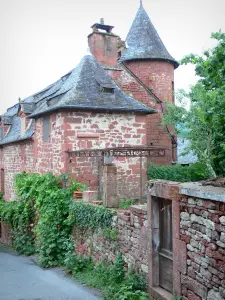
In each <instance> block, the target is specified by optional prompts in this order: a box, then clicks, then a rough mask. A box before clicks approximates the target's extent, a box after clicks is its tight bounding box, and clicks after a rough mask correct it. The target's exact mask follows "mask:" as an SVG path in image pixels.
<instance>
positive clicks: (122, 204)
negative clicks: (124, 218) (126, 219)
mask: <svg viewBox="0 0 225 300" xmlns="http://www.w3.org/2000/svg"><path fill="white" fill-rule="evenodd" d="M134 204H135V200H134V199H122V200H120V208H121V209H128V208H129V207H130V206H131V205H134Z"/></svg>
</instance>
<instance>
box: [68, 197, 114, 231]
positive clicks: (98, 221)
mask: <svg viewBox="0 0 225 300" xmlns="http://www.w3.org/2000/svg"><path fill="white" fill-rule="evenodd" d="M114 215H115V211H114V210H109V209H107V208H105V207H104V206H94V205H91V204H89V203H84V202H82V201H80V202H73V203H72V205H71V207H70V214H69V217H68V224H70V225H72V224H73V225H74V226H75V227H77V228H79V229H83V230H87V229H91V230H93V231H94V230H97V229H99V228H101V229H106V228H110V226H111V223H112V217H113V216H114Z"/></svg>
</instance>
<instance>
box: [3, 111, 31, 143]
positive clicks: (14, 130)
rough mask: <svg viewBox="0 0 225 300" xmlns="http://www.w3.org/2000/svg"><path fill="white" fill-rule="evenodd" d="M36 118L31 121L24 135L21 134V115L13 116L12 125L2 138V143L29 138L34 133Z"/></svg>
mask: <svg viewBox="0 0 225 300" xmlns="http://www.w3.org/2000/svg"><path fill="white" fill-rule="evenodd" d="M34 122H35V121H34V120H31V121H30V124H29V126H28V128H27V130H26V132H25V134H24V135H23V136H21V135H20V117H18V116H17V115H15V116H13V120H12V125H11V127H10V130H9V132H8V134H7V135H6V136H5V137H4V138H3V139H2V140H0V145H4V144H9V143H12V142H18V141H22V140H26V139H29V138H31V137H32V136H33V134H34Z"/></svg>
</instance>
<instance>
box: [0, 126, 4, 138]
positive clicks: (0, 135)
mask: <svg viewBox="0 0 225 300" xmlns="http://www.w3.org/2000/svg"><path fill="white" fill-rule="evenodd" d="M3 138H4V127H0V141H1V140H3Z"/></svg>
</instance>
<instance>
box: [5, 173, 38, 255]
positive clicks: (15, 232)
mask: <svg viewBox="0 0 225 300" xmlns="http://www.w3.org/2000/svg"><path fill="white" fill-rule="evenodd" d="M24 178H25V173H22V174H18V175H16V176H15V187H16V192H17V196H18V197H19V199H18V200H17V201H11V202H5V201H4V200H3V199H2V197H1V200H0V218H1V219H2V220H3V221H4V222H5V223H7V224H8V225H9V226H10V228H11V235H12V242H13V246H14V248H15V250H16V251H18V252H19V253H22V254H25V255H31V254H33V253H34V252H35V242H34V241H35V236H34V233H33V226H34V222H35V210H34V198H30V197H27V191H26V193H23V194H21V195H20V187H21V186H22V182H23V179H24ZM25 185H26V184H25Z"/></svg>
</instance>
